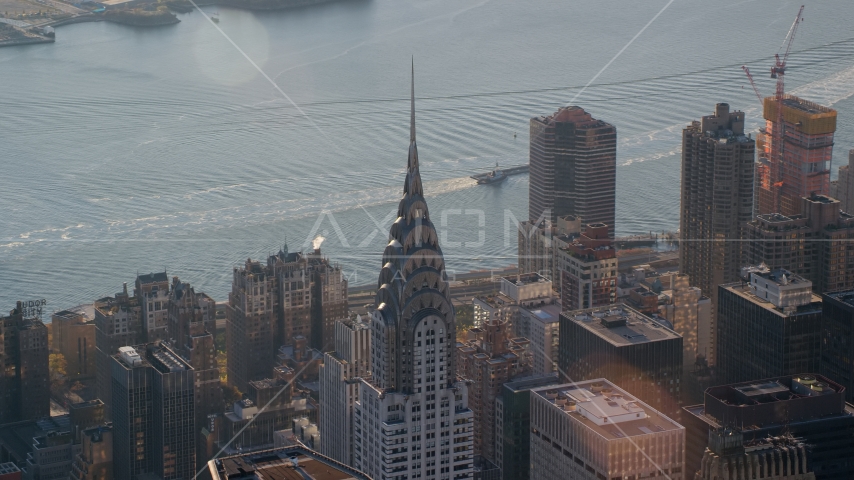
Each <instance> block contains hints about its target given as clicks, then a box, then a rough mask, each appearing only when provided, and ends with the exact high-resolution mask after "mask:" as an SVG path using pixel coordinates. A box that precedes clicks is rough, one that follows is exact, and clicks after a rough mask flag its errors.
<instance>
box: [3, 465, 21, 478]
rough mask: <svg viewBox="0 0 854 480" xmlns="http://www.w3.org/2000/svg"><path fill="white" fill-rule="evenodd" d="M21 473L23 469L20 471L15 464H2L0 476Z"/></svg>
mask: <svg viewBox="0 0 854 480" xmlns="http://www.w3.org/2000/svg"><path fill="white" fill-rule="evenodd" d="M20 471H21V469H20V468H18V466H17V465H15V464H14V463H12V462H9V463H0V475H7V474H11V473H18V472H20Z"/></svg>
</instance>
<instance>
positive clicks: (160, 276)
mask: <svg viewBox="0 0 854 480" xmlns="http://www.w3.org/2000/svg"><path fill="white" fill-rule="evenodd" d="M108 1H110V0H107V2H108ZM124 1H129V0H118V1H117V2H115V3H121V2H124ZM107 2H102V3H104V4H106V5H109V3H107ZM136 281H137V282H139V284H140V285H148V284H149V283H162V282H166V283H168V282H169V276H168V275H166V272H159V273H149V274H148V275H138V276H137V277H136Z"/></svg>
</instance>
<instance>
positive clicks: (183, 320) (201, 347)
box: [167, 277, 224, 468]
mask: <svg viewBox="0 0 854 480" xmlns="http://www.w3.org/2000/svg"><path fill="white" fill-rule="evenodd" d="M167 313H168V329H167V337H168V339H169V344H170V346H171V347H172V350H173V351H174V352H175V353H177V354H178V355H180V356H181V358H182V359H183V360H185V361H187V363H189V364H190V366H191V367H193V375H194V377H195V381H194V390H195V391H194V395H193V396H194V398H195V402H196V405H195V414H196V420H195V430H194V432H193V435H194V439H195V442H196V460H197V465H196V468H201V467H204V465H205V464H206V463H207V459H208V458H210V457H211V456H212V455H213V454H214V453H216V452H214V451H212V450H213V436H211V435H210V433H211V428H210V424H211V422H210V421H209V419H210V418H211V416H215V415H217V414H220V413H222V411H223V407H224V404H223V398H222V388H221V386H220V380H219V365H217V361H216V345H215V343H214V334H215V333H216V318H215V317H216V302H214V300H213V299H212V298H211V297H209V296H207V295H205V294H204V293H202V292H196V290H195V289H194V288H193V287H192V285H190V284H189V283H186V282H182V281H180V280H179V279H178V277H173V278H172V285H171V288H170V289H169V299H168V305H167ZM204 432H208V434H205V433H204Z"/></svg>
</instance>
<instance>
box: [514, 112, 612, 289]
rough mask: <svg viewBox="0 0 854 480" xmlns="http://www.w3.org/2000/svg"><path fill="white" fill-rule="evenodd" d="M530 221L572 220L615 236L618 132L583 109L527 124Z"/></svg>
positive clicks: (532, 120)
mask: <svg viewBox="0 0 854 480" xmlns="http://www.w3.org/2000/svg"><path fill="white" fill-rule="evenodd" d="M530 172H531V173H530V187H529V193H528V197H529V200H528V218H529V220H530V221H531V222H535V223H537V222H538V220H539V219H541V218H543V219H545V220H547V221H549V222H551V224H554V223H555V222H556V220H557V218H558V217H562V216H565V215H575V216H577V217H580V220H581V221H582V222H583V223H585V224H590V223H604V224H605V225H607V226H608V228H609V233H610V235H611V236H613V235H614V218H615V198H616V193H615V192H616V178H617V129H616V128H615V127H614V126H613V125H610V124H608V123H605V122H603V121H601V120H596V119H595V118H593V116H591V115H590V114H589V113H587V112H586V111H584V109H583V108H581V107H576V106H572V107H563V108H561V109H559V110H558V111H557V112H555V113H554V114H553V115H551V116H548V117H534V118H532V119H531V145H530ZM526 273H527V272H526Z"/></svg>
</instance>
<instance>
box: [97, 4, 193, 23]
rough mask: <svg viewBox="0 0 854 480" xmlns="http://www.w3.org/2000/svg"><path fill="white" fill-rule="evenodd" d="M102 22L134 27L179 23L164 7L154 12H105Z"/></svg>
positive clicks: (138, 10)
mask: <svg viewBox="0 0 854 480" xmlns="http://www.w3.org/2000/svg"><path fill="white" fill-rule="evenodd" d="M104 20H105V21H107V22H114V23H121V24H123V25H132V26H135V27H159V26H161V25H172V24H175V23H178V22H180V21H181V20H178V17H177V16H176V15H175V14H174V13H172V12H170V11H169V9H168V8H164V7H161V8H157V9H154V10H145V9H141V8H134V9H126V10H107V11H106V12H104Z"/></svg>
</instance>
